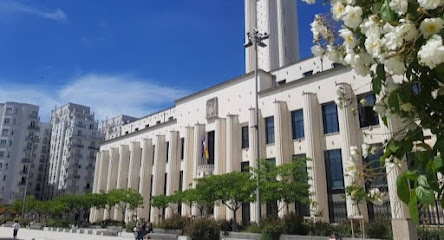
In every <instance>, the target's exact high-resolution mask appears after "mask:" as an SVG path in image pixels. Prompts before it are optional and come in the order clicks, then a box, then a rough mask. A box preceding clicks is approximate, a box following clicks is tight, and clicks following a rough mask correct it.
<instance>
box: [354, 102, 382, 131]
mask: <svg viewBox="0 0 444 240" xmlns="http://www.w3.org/2000/svg"><path fill="white" fill-rule="evenodd" d="M375 102H376V96H375V94H374V93H371V94H364V95H360V96H358V106H359V107H358V111H359V125H360V126H361V128H363V127H368V126H374V125H379V117H378V113H377V112H375V111H373V106H374V105H375ZM362 103H364V104H362Z"/></svg>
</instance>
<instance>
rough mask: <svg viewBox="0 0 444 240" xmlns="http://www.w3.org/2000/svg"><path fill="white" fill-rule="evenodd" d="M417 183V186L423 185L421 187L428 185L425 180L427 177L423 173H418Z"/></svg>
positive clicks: (427, 186)
mask: <svg viewBox="0 0 444 240" xmlns="http://www.w3.org/2000/svg"><path fill="white" fill-rule="evenodd" d="M418 184H419V186H423V187H426V188H429V187H430V186H429V183H428V182H427V177H426V176H425V175H420V176H419V177H418ZM417 195H418V194H417Z"/></svg>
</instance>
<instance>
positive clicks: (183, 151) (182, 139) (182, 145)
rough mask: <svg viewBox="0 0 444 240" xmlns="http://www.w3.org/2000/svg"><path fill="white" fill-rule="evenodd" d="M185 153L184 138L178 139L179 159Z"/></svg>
mask: <svg viewBox="0 0 444 240" xmlns="http://www.w3.org/2000/svg"><path fill="white" fill-rule="evenodd" d="M184 153H185V138H181V139H180V159H181V160H183V158H184Z"/></svg>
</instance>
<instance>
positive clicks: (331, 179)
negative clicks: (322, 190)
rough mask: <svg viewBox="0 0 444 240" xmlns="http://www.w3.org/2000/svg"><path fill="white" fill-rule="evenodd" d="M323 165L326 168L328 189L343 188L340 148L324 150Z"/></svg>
mask: <svg viewBox="0 0 444 240" xmlns="http://www.w3.org/2000/svg"><path fill="white" fill-rule="evenodd" d="M325 166H326V169H327V185H328V188H329V189H330V190H337V189H344V175H343V171H342V155H341V150H340V149H335V150H327V151H325Z"/></svg>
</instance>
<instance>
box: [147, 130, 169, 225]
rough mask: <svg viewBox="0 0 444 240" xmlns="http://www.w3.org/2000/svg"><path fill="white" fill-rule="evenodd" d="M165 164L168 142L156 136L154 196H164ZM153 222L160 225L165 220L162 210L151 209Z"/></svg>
mask: <svg viewBox="0 0 444 240" xmlns="http://www.w3.org/2000/svg"><path fill="white" fill-rule="evenodd" d="M165 164H166V141H165V136H164V135H157V136H156V147H155V150H154V172H153V184H152V185H153V189H152V196H161V195H164V194H165V192H164V186H165ZM150 217H151V220H150V221H151V222H153V223H159V221H160V220H161V219H163V218H164V216H163V211H162V209H158V208H151V216H150Z"/></svg>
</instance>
